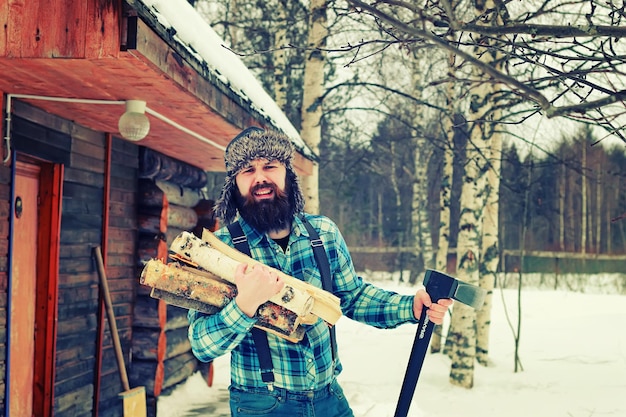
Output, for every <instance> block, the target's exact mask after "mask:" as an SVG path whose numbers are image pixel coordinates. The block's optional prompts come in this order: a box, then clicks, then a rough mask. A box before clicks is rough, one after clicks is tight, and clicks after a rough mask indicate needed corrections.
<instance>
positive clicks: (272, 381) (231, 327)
mask: <svg viewBox="0 0 626 417" xmlns="http://www.w3.org/2000/svg"><path fill="white" fill-rule="evenodd" d="M293 155H294V148H293V145H292V143H291V141H290V140H289V138H288V137H287V136H285V135H283V134H281V133H278V132H274V131H270V130H264V129H260V128H257V127H252V128H248V129H246V130H244V131H243V132H241V133H240V134H239V135H237V137H235V138H234V139H233V140H232V141H231V142H230V143H229V145H228V147H227V148H226V151H225V155H224V160H225V165H226V172H227V175H226V179H225V182H224V186H223V188H222V193H221V196H220V198H219V200H218V201H217V202H216V205H215V211H216V215H217V216H218V218H219V219H220V220H221V221H222V224H223V225H224V226H223V227H222V228H221V229H219V230H218V231H216V232H215V235H216V236H217V237H218V238H220V239H221V240H222V241H224V242H225V243H227V244H229V245H231V246H235V247H238V248H239V247H241V246H240V245H241V244H242V243H241V242H242V240H243V241H245V244H246V246H245V250H246V252H248V253H249V254H250V256H252V258H254V259H256V260H258V261H259V262H260V263H261V264H262V265H256V266H254V267H251V268H248V267H247V265H245V264H241V265H239V267H238V268H237V271H236V274H235V284H236V286H237V296H236V297H235V298H234V299H233V300H232V301H231V302H230V303H229V304H228V305H226V306H225V307H224V308H223V309H222V310H220V311H219V312H218V313H215V314H212V315H207V314H204V313H201V312H198V311H194V310H190V311H189V315H188V318H189V340H190V342H191V347H192V350H193V353H194V355H195V356H196V357H197V358H198V359H199V360H201V361H205V362H208V361H211V360H213V359H215V358H217V357H219V356H222V355H224V354H227V353H230V355H231V384H230V386H229V391H230V409H231V416H233V417H241V416H257V417H258V416H266V417H294V416H324V417H353V413H352V410H351V409H350V406H349V404H348V402H347V400H346V398H345V396H344V394H343V391H342V388H341V387H340V386H339V384H338V383H337V379H336V378H337V375H339V374H340V372H341V370H342V365H341V361H340V360H339V355H338V353H337V351H336V344H335V341H334V334H333V332H332V331H329V328H328V326H327V324H326V323H325V322H324V321H322V320H321V319H319V320H318V321H317V322H316V323H314V324H310V325H304V326H303V327H304V328H305V335H304V337H303V339H302V340H301V341H300V342H298V343H293V342H290V341H287V340H285V339H283V338H280V337H278V336H276V335H273V334H267V333H265V332H263V331H260V330H258V329H256V328H254V327H253V326H254V325H255V323H256V322H257V318H256V312H257V310H258V308H259V306H261V305H262V304H264V303H265V302H267V301H268V300H269V299H270V298H271V297H272V296H274V295H275V294H277V293H278V292H280V290H281V289H282V288H283V286H284V282H283V280H282V279H281V277H280V276H278V275H277V274H276V273H275V272H272V270H271V269H270V268H268V266H269V267H272V268H275V269H278V270H281V271H282V272H284V273H285V274H287V275H290V276H292V277H294V278H297V279H301V280H303V281H305V282H307V283H309V284H311V285H315V286H317V287H320V288H321V287H322V282H323V279H324V277H323V276H322V273H321V272H320V265H319V264H318V262H319V260H318V259H317V258H316V257H315V255H314V250H313V247H312V244H311V240H310V239H311V237H312V236H311V235H312V234H314V235H317V237H315V239H317V238H319V239H321V242H322V243H323V247H324V250H325V255H326V261H325V262H327V263H328V266H329V267H330V277H328V280H329V281H330V287H331V288H325V289H326V290H327V291H330V292H332V293H333V294H334V295H336V296H337V297H339V299H340V305H341V310H342V313H343V315H345V316H347V317H349V318H351V319H353V320H357V321H359V322H362V323H365V324H369V325H372V326H375V327H378V328H393V327H396V326H399V325H401V324H404V323H417V321H418V319H417V318H418V317H420V314H421V311H422V309H424V308H427V309H428V310H427V312H428V317H429V319H430V320H431V321H432V322H434V323H436V324H441V323H442V322H443V318H444V316H445V314H446V311H447V310H448V307H449V306H450V305H451V304H452V300H449V299H443V300H439V302H438V303H432V302H431V299H430V297H429V295H428V294H427V293H426V291H424V289H419V290H418V291H417V292H416V294H414V295H400V294H397V293H395V292H391V291H386V290H383V289H381V288H378V287H376V286H374V285H373V284H371V283H368V282H366V281H364V280H363V279H362V278H361V277H359V276H358V275H357V274H356V272H355V270H354V265H353V264H352V259H351V257H350V253H349V251H348V248H347V245H346V242H345V241H344V239H343V237H342V235H341V233H340V231H339V229H338V228H337V226H336V225H335V223H334V222H333V221H332V220H330V219H329V218H328V217H325V216H320V215H312V214H308V213H304V198H303V196H302V192H301V191H300V185H299V182H298V177H297V175H296V172H295V171H294V168H293V165H292V162H293ZM307 223H308V224H307ZM229 226H230V227H229ZM234 226H236V227H234ZM308 226H312V228H313V229H312V230H310V229H307V227H308ZM233 233H235V234H237V235H238V236H233ZM255 331H256V333H255ZM259 333H261V334H262V337H261V336H259ZM268 358H269V359H268ZM268 360H269V364H268ZM268 368H269V369H268Z"/></svg>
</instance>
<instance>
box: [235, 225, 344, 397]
mask: <svg viewBox="0 0 626 417" xmlns="http://www.w3.org/2000/svg"><path fill="white" fill-rule="evenodd" d="M300 220H302V223H304V227H306V230H307V232H308V233H309V240H310V241H311V248H312V249H313V256H314V257H315V261H316V262H317V267H318V268H319V270H320V275H321V277H322V288H324V289H325V290H326V291H330V292H332V290H333V282H332V277H331V273H330V263H329V262H328V256H327V255H326V250H324V243H323V242H322V239H320V236H319V234H318V233H317V231H316V230H315V229H314V228H313V226H311V223H309V221H308V220H307V219H306V218H305V217H304V215H301V216H300ZM228 231H229V233H230V236H231V239H232V241H233V246H235V249H237V250H238V251H239V252H241V253H245V254H246V255H248V256H251V253H250V245H249V244H248V237H247V236H246V235H245V234H244V233H243V230H242V229H241V225H240V224H239V222H238V221H235V222H233V223H231V224H229V225H228ZM329 331H330V346H331V350H332V355H333V362H334V361H335V359H336V356H337V340H336V336H335V327H334V326H332V327H331V328H330V329H329ZM250 332H251V333H252V338H253V340H254V346H255V347H256V350H257V353H258V355H259V364H260V366H261V378H262V380H263V382H265V383H266V384H268V389H270V390H271V389H272V385H273V383H274V365H273V363H272V355H271V353H270V346H269V341H268V340H267V333H266V332H264V331H263V330H261V329H259V328H257V327H253V328H252V330H251V331H250Z"/></svg>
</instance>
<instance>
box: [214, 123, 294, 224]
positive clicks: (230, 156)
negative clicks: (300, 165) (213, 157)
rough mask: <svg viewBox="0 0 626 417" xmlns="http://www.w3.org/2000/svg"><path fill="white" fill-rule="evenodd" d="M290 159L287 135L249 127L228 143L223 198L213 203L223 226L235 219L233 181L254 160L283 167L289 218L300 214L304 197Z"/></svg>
mask: <svg viewBox="0 0 626 417" xmlns="http://www.w3.org/2000/svg"><path fill="white" fill-rule="evenodd" d="M293 155H294V147H293V144H292V143H291V141H290V140H289V138H288V137H287V136H286V135H284V134H282V133H279V132H275V131H271V130H264V129H261V128H259V127H249V128H247V129H245V130H243V131H242V132H241V133H239V134H238V135H237V136H236V137H235V138H234V139H233V140H231V141H230V143H229V144H228V146H227V147H226V151H225V152H224V163H225V165H226V179H225V180H224V186H223V187H222V194H221V195H220V198H219V199H218V200H217V202H216V203H215V214H216V215H217V217H218V218H219V219H220V220H221V221H222V222H223V223H222V224H224V225H227V224H230V223H232V221H233V220H235V218H236V217H237V202H236V198H235V190H236V188H237V184H236V182H235V177H236V176H237V174H238V173H239V171H241V170H242V169H243V168H245V167H247V166H248V165H249V164H250V162H251V161H253V160H255V159H267V160H269V161H279V162H281V163H283V164H284V165H285V167H286V168H287V182H288V183H289V187H290V193H289V202H290V204H291V206H292V211H293V213H292V214H293V215H294V216H295V215H296V214H298V213H300V212H302V211H303V210H304V196H303V195H302V191H301V190H300V185H299V181H298V176H297V175H296V172H295V171H294V168H293V165H292V161H293Z"/></svg>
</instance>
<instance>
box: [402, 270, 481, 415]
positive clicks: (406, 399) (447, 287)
mask: <svg viewBox="0 0 626 417" xmlns="http://www.w3.org/2000/svg"><path fill="white" fill-rule="evenodd" d="M424 286H425V287H426V292H427V293H428V295H430V299H431V300H432V302H433V303H436V302H437V301H439V300H441V299H442V298H452V299H453V300H455V301H458V302H461V303H463V304H466V305H468V306H470V307H473V308H475V309H478V308H480V307H481V306H482V305H483V302H484V301H485V295H486V294H487V291H485V290H484V289H482V288H480V287H477V286H475V285H471V284H468V283H466V282H462V281H458V280H457V279H455V278H452V277H451V276H449V275H446V274H444V273H443V272H439V271H434V270H431V269H427V270H426V275H425V276H424ZM427 310H428V309H426V308H423V309H422V314H421V315H420V319H419V324H418V327H417V333H416V334H415V340H414V341H413V348H412V350H411V356H410V357H409V364H408V365H407V368H406V373H405V375H404V381H403V382H402V389H401V390H400V398H399V399H398V406H397V407H396V413H395V414H394V417H406V416H407V415H408V413H409V406H410V405H411V400H412V399H413V393H414V392H415V386H416V385H417V379H418V378H419V374H420V371H421V370H422V364H423V363H424V357H425V356H426V350H427V349H428V344H429V343H430V337H431V336H432V333H433V328H434V327H435V323H433V322H432V321H430V320H428V316H427V315H426V311H427Z"/></svg>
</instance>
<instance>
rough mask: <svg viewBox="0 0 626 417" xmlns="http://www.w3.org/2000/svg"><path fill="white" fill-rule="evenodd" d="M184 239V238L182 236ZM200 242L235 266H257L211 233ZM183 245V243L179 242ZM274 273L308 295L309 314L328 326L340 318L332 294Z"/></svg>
mask: <svg viewBox="0 0 626 417" xmlns="http://www.w3.org/2000/svg"><path fill="white" fill-rule="evenodd" d="M182 238H183V239H184V238H185V237H184V236H182ZM202 240H203V241H204V242H206V243H207V244H208V245H209V246H211V247H212V248H214V249H215V250H216V251H217V252H218V253H221V254H223V255H224V256H226V257H228V258H230V259H232V260H234V261H235V265H236V264H238V263H246V264H248V265H249V266H253V265H255V264H258V263H259V261H257V260H255V259H252V258H251V257H249V256H248V255H246V254H244V253H241V252H239V251H238V250H237V249H235V248H232V247H230V246H228V245H227V244H226V243H224V242H222V241H221V240H219V239H218V238H217V237H216V236H215V235H214V234H213V233H211V231H209V230H207V229H204V232H203V233H202ZM175 243H176V241H175V242H173V243H172V245H171V246H170V250H173V249H172V248H173V247H174V244H175ZM180 243H183V242H180ZM272 269H273V270H274V271H276V273H277V274H278V275H279V276H280V277H281V278H282V279H283V280H284V281H285V284H286V285H285V286H287V285H289V286H290V287H292V288H293V289H294V290H295V291H302V292H305V293H307V294H310V295H311V296H312V297H313V299H314V302H313V307H312V309H311V314H312V315H314V316H317V317H320V318H322V319H323V320H324V321H326V322H327V323H328V324H330V325H334V324H335V323H337V320H339V318H341V314H342V313H341V307H340V305H339V298H338V297H337V296H335V295H334V294H332V293H330V292H328V291H324V290H323V289H321V288H318V287H315V286H313V285H311V284H309V283H307V282H304V281H301V280H299V279H297V278H294V277H291V276H289V275H287V274H285V273H284V272H282V271H280V270H277V269H274V268H272ZM315 320H316V318H315V317H309V318H304V321H303V323H307V324H310V323H314V322H315Z"/></svg>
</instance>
